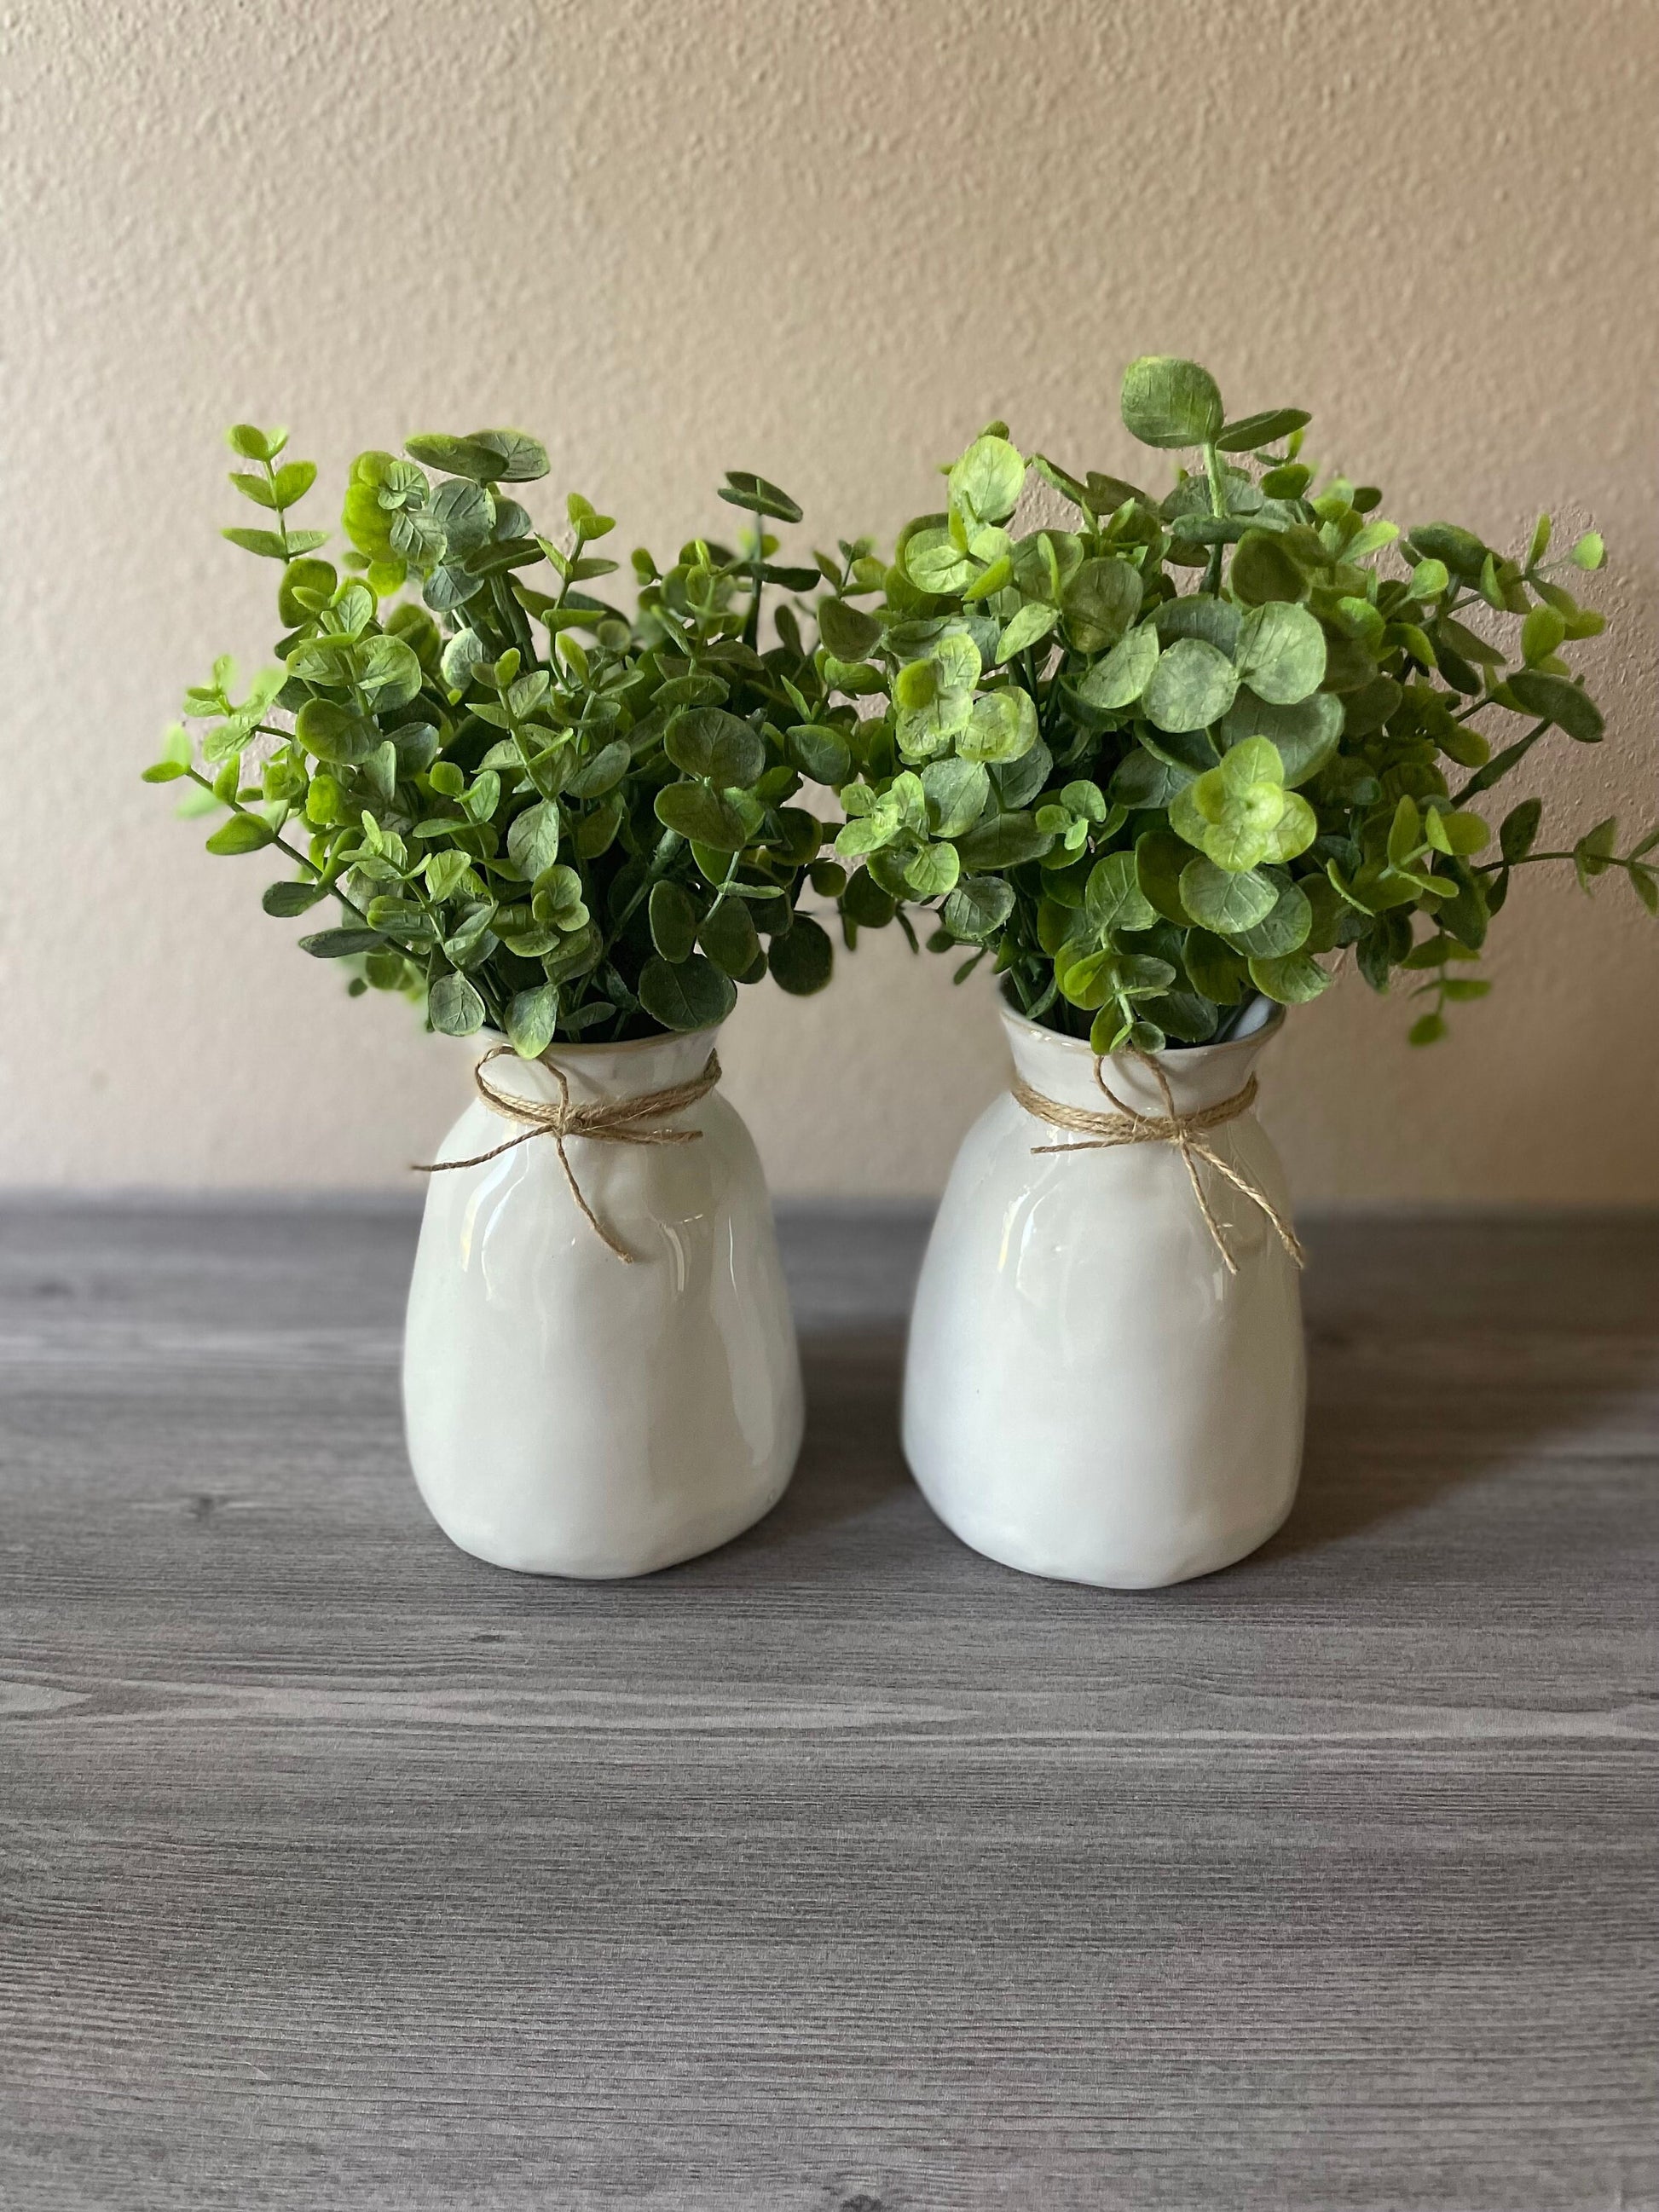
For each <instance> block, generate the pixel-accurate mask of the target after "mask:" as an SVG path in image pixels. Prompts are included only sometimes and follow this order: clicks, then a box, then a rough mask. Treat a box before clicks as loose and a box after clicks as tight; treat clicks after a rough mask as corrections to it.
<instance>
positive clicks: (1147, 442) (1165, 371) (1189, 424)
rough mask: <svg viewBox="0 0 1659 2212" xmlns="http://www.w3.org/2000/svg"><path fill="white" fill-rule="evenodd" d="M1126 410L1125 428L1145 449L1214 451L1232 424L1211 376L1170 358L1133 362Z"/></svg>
mask: <svg viewBox="0 0 1659 2212" xmlns="http://www.w3.org/2000/svg"><path fill="white" fill-rule="evenodd" d="M1120 404H1121V408H1122V411H1123V422H1124V427H1125V428H1127V431H1128V432H1129V435H1131V437H1134V438H1139V441H1140V442H1141V444H1142V445H1143V446H1162V447H1175V446H1204V445H1208V444H1209V443H1210V442H1211V441H1212V439H1214V438H1215V437H1216V435H1218V432H1219V431H1220V428H1221V426H1222V424H1223V422H1225V419H1226V416H1225V409H1224V408H1223V406H1222V404H1221V394H1220V392H1218V390H1217V388H1216V382H1215V379H1214V378H1213V377H1212V375H1211V374H1210V373H1209V371H1208V370H1207V369H1206V368H1200V367H1199V365H1198V363H1197V362H1195V361H1179V360H1176V358H1175V356H1172V355H1170V354H1156V353H1154V354H1143V355H1142V356H1141V358H1140V359H1139V361H1132V362H1130V364H1129V366H1128V368H1127V369H1125V371H1124V372H1123V391H1122V394H1121V402H1120Z"/></svg>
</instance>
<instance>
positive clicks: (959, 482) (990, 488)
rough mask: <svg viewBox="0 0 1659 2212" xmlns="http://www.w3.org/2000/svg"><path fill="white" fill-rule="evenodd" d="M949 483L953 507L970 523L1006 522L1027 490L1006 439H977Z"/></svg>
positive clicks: (1016, 456)
mask: <svg viewBox="0 0 1659 2212" xmlns="http://www.w3.org/2000/svg"><path fill="white" fill-rule="evenodd" d="M948 481H949V483H950V487H951V504H952V505H953V506H954V507H957V510H958V511H959V512H960V513H962V515H963V517H964V518H965V519H966V520H968V521H969V523H970V524H973V523H984V522H1006V520H1007V519H1008V517H1009V516H1010V515H1011V514H1012V513H1013V511H1014V509H1015V507H1018V504H1019V495H1020V494H1021V492H1023V491H1024V489H1025V464H1024V460H1023V459H1021V458H1020V455H1019V453H1018V450H1017V449H1016V448H1015V447H1012V446H1011V445H1010V444H1009V442H1008V441H1007V440H1006V438H998V437H983V438H975V441H974V442H973V444H972V445H971V446H969V448H968V450H967V452H966V453H964V454H963V457H962V459H960V460H959V461H958V462H957V464H956V465H955V467H954V468H952V469H951V473H950V477H949V479H948ZM911 573H912V574H913V575H914V574H915V572H914V570H913V571H912V572H911ZM923 588H924V589H925V588H926V586H923Z"/></svg>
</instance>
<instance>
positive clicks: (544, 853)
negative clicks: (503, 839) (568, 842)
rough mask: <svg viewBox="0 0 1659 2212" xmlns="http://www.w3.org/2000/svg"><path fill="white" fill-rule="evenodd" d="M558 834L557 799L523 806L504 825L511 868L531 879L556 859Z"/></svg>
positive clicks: (551, 864) (557, 854) (557, 855)
mask: <svg viewBox="0 0 1659 2212" xmlns="http://www.w3.org/2000/svg"><path fill="white" fill-rule="evenodd" d="M492 811H493V810H492ZM559 836H560V821H559V808H558V802H557V801H556V799H542V800H541V801H540V802H539V803H538V805H534V806H527V807H526V809H525V811H524V812H523V813H522V814H519V815H515V816H514V817H513V820H512V822H511V823H509V824H508V825H507V857H508V858H509V859H510V860H512V862H513V866H514V867H516V868H518V869H520V871H521V872H522V873H523V874H524V875H525V876H526V878H529V879H531V880H533V879H534V878H536V877H537V876H539V875H540V874H541V873H542V872H543V870H544V868H550V867H551V866H553V863H554V862H555V860H557V859H558V857H559Z"/></svg>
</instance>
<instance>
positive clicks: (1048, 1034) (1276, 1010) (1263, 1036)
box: [998, 1000, 1285, 1067]
mask: <svg viewBox="0 0 1659 2212" xmlns="http://www.w3.org/2000/svg"><path fill="white" fill-rule="evenodd" d="M1268 1003H1269V1005H1270V1006H1272V1012H1270V1013H1269V1014H1268V1016H1267V1020H1266V1021H1264V1022H1263V1023H1262V1024H1261V1027H1260V1028H1259V1029H1254V1030H1249V1031H1248V1032H1247V1034H1246V1035H1244V1036H1235V1037H1224V1038H1223V1039H1222V1041H1221V1042H1220V1043H1219V1044H1183V1045H1176V1046H1175V1047H1174V1048H1171V1047H1170V1046H1168V1045H1165V1046H1164V1049H1163V1050H1162V1051H1161V1052H1154V1053H1150V1054H1147V1057H1148V1058H1149V1059H1151V1060H1158V1061H1162V1062H1165V1063H1167V1064H1168V1065H1169V1066H1172V1067H1194V1066H1197V1065H1198V1064H1199V1062H1200V1061H1202V1060H1218V1059H1219V1058H1220V1056H1221V1054H1223V1053H1225V1052H1241V1053H1242V1052H1250V1053H1255V1052H1259V1051H1260V1050H1261V1048H1262V1046H1263V1045H1264V1044H1266V1043H1267V1041H1268V1039H1269V1038H1270V1037H1273V1036H1277V1035H1278V1034H1279V1030H1281V1029H1283V1027H1284V1026H1285V1008H1284V1007H1283V1006H1279V1005H1277V1004H1274V1003H1273V1001H1271V1000H1270V1001H1269V1002H1268ZM998 1012H1000V1014H1001V1016H1002V1018H1003V1021H1004V1023H1005V1024H1006V1027H1007V1028H1008V1030H1010V1031H1011V1032H1012V1033H1013V1034H1015V1035H1024V1036H1028V1037H1030V1038H1031V1039H1032V1040H1033V1041H1034V1042H1042V1043H1044V1044H1051V1045H1058V1046H1060V1048H1062V1049H1063V1050H1065V1051H1066V1052H1071V1053H1076V1054H1081V1055H1082V1056H1083V1057H1084V1058H1085V1059H1087V1060H1093V1059H1094V1057H1095V1054H1094V1052H1093V1050H1092V1048H1091V1046H1090V1043H1089V1040H1088V1038H1087V1037H1072V1036H1062V1035H1061V1033H1060V1030H1051V1029H1047V1028H1045V1027H1044V1025H1043V1024H1042V1023H1041V1022H1034V1021H1033V1020H1032V1019H1031V1018H1030V1015H1029V1014H1022V1013H1021V1012H1019V1011H1018V1008H1017V1007H1014V1006H1008V1005H1007V1004H1006V1003H1005V1004H1004V1005H1002V1006H1000V1007H999V1008H998ZM1105 1057H1106V1058H1107V1059H1108V1060H1121V1059H1122V1058H1123V1057H1124V1055H1123V1054H1121V1053H1108V1054H1105Z"/></svg>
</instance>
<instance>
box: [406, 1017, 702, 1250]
mask: <svg viewBox="0 0 1659 2212" xmlns="http://www.w3.org/2000/svg"><path fill="white" fill-rule="evenodd" d="M512 1049H513V1048H512V1046H511V1045H506V1044H498V1045H492V1046H491V1048H490V1049H489V1051H488V1052H487V1053H486V1054H484V1056H483V1059H482V1060H480V1061H479V1062H478V1064H477V1066H476V1067H475V1068H474V1069H473V1071H472V1079H473V1081H474V1082H475V1083H476V1084H477V1086H478V1096H479V1097H480V1098H481V1099H482V1100H483V1103H484V1104H485V1105H486V1106H487V1107H489V1110H490V1112H491V1113H492V1114H499V1115H501V1119H502V1120H503V1121H517V1122H520V1123H521V1124H522V1127H520V1131H519V1133H518V1135H517V1136H516V1137H509V1138H508V1139H507V1142H506V1143H505V1144H502V1145H497V1146H495V1147H494V1149H493V1150H492V1151H490V1152H478V1153H477V1154H475V1155H474V1157H473V1158H471V1159H470V1160H430V1161H427V1162H425V1163H423V1164H422V1163H417V1164H416V1168H415V1172H416V1175H442V1174H443V1173H445V1172H446V1170H448V1169H450V1168H480V1167H482V1166H483V1164H484V1162H485V1161H486V1160H495V1159H499V1158H501V1154H502V1153H503V1152H511V1151H512V1150H513V1147H514V1146H518V1145H527V1144H529V1143H531V1142H532V1139H535V1138H537V1137H551V1138H552V1139H553V1143H554V1146H555V1147H556V1150H557V1152H558V1155H559V1165H560V1166H561V1167H562V1169H563V1170H564V1179H565V1181H566V1182H567V1183H568V1184H569V1186H570V1195H571V1196H572V1198H574V1200H575V1201H576V1204H577V1206H579V1207H580V1210H581V1212H582V1214H583V1217H584V1218H585V1219H586V1222H587V1224H588V1226H589V1227H590V1228H591V1229H592V1231H593V1233H594V1235H595V1236H596V1237H598V1238H599V1241H600V1242H601V1243H604V1244H606V1245H608V1246H609V1247H610V1249H611V1251H613V1252H614V1253H615V1254H616V1255H617V1258H618V1259H619V1260H621V1261H623V1262H624V1264H625V1265H627V1266H629V1267H631V1266H632V1265H633V1261H634V1255H633V1254H632V1253H631V1252H630V1251H629V1249H628V1248H627V1247H626V1246H625V1245H624V1244H623V1243H620V1242H619V1241H618V1240H617V1238H616V1237H613V1236H612V1235H611V1231H609V1230H608V1229H607V1228H606V1227H605V1224H604V1223H603V1222H602V1221H601V1220H600V1219H599V1216H598V1215H597V1214H596V1213H595V1212H594V1211H593V1209H592V1206H590V1205H589V1204H588V1202H587V1200H586V1198H585V1197H584V1196H583V1195H582V1187H581V1185H580V1183H579V1182H577V1180H576V1173H575V1170H574V1168H573V1167H572V1166H571V1164H570V1155H569V1153H568V1152H566V1150H565V1145H566V1142H567V1140H568V1139H569V1138H571V1137H586V1138H589V1139H592V1142H593V1143H595V1144H598V1145H695V1144H696V1142H697V1141H698V1140H699V1139H700V1138H701V1137H702V1130H701V1129H665V1128H662V1127H659V1123H661V1122H662V1121H665V1120H666V1118H667V1117H668V1115H671V1114H678V1113H679V1112H680V1110H681V1109H683V1108H684V1107H687V1106H695V1105H696V1103H697V1101H698V1099H700V1098H706V1097H708V1093H709V1092H710V1091H712V1090H713V1089H714V1085H716V1084H717V1083H718V1082H719V1081H720V1055H719V1054H717V1053H713V1052H711V1053H710V1054H709V1055H708V1060H707V1061H706V1063H705V1064H704V1066H703V1070H702V1073H701V1074H700V1075H694V1076H693V1077H692V1078H691V1079H690V1081H689V1082H686V1083H672V1084H670V1085H668V1086H667V1087H666V1088H665V1089H664V1090H661V1091H641V1092H639V1093H638V1095H637V1096H635V1097H632V1098H601V1099H599V1100H597V1101H596V1102H595V1103H592V1105H586V1106H573V1105H572V1104H571V1103H570V1085H569V1083H568V1080H567V1079H566V1076H565V1073H564V1070H563V1069H562V1067H559V1066H556V1065H555V1064H554V1063H553V1062H552V1061H550V1060H544V1061H543V1062H542V1066H544V1067H545V1068H546V1069H547V1071H548V1073H549V1074H550V1075H551V1077H552V1078H553V1080H554V1081H555V1082H556V1084H557V1085H558V1086H559V1096H558V1100H557V1103H555V1102H554V1101H553V1100H551V1099H541V1098H520V1097H514V1096H513V1093H512V1092H511V1091H500V1090H497V1088H496V1087H495V1085H494V1084H493V1083H492V1082H491V1081H490V1080H489V1077H488V1076H487V1075H486V1074H485V1073H484V1070H485V1068H487V1067H488V1066H489V1063H490V1061H491V1060H499V1059H500V1058H501V1054H503V1053H506V1052H511V1051H512Z"/></svg>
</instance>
